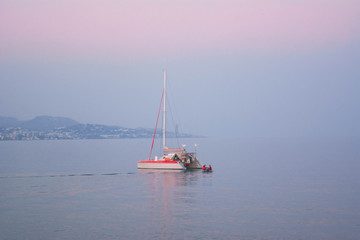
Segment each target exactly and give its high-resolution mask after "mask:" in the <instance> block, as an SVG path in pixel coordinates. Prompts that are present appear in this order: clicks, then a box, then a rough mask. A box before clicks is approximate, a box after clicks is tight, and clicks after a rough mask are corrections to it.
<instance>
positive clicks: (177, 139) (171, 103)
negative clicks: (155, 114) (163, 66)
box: [166, 84, 181, 147]
mask: <svg viewBox="0 0 360 240" xmlns="http://www.w3.org/2000/svg"><path fill="white" fill-rule="evenodd" d="M168 86H169V87H168V89H169V92H170V95H171V96H174V94H173V93H172V90H171V84H170V85H169V84H168ZM166 95H168V93H166ZM166 99H167V100H168V101H167V102H168V103H169V105H173V107H171V106H170V107H169V109H170V115H171V120H172V124H173V127H174V129H175V128H176V126H175V125H176V124H175V121H174V116H173V113H172V108H174V109H175V103H174V102H173V101H171V100H169V97H167V96H166ZM175 114H176V109H175ZM178 119H179V118H178ZM180 127H181V126H180ZM175 138H176V141H177V145H178V147H180V142H179V136H178V133H177V132H176V129H175Z"/></svg>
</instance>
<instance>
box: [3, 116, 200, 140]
mask: <svg viewBox="0 0 360 240" xmlns="http://www.w3.org/2000/svg"><path fill="white" fill-rule="evenodd" d="M153 135H154V130H153V129H145V128H136V129H133V128H125V127H119V126H106V125H101V124H82V123H79V122H77V121H75V120H73V119H71V118H65V117H50V116H39V117H36V118H34V119H32V120H28V121H19V120H18V119H16V118H12V117H0V141H1V140H5V141H6V140H51V139H118V138H151V137H153ZM166 135H167V137H169V138H172V137H176V136H177V137H194V136H192V135H190V134H178V133H173V132H166ZM157 136H158V137H160V136H161V131H158V133H157Z"/></svg>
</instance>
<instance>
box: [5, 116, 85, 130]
mask: <svg viewBox="0 0 360 240" xmlns="http://www.w3.org/2000/svg"><path fill="white" fill-rule="evenodd" d="M77 124H79V123H78V122H77V121H75V120H73V119H71V118H65V117H50V116H39V117H36V118H34V119H32V120H28V121H20V120H18V119H16V118H13V117H0V128H9V127H21V128H25V129H29V130H37V131H48V130H51V129H54V128H59V127H70V126H74V125H77Z"/></svg>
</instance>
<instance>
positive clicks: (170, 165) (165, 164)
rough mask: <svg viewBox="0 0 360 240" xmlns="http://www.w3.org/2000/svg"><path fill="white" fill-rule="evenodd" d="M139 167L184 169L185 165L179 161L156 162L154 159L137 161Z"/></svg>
mask: <svg viewBox="0 0 360 240" xmlns="http://www.w3.org/2000/svg"><path fill="white" fill-rule="evenodd" d="M137 167H138V168H139V169H167V170H185V169H186V168H185V166H184V165H183V164H182V163H181V162H175V163H174V162H162V161H161V162H160V161H159V162H156V161H139V162H138V164H137Z"/></svg>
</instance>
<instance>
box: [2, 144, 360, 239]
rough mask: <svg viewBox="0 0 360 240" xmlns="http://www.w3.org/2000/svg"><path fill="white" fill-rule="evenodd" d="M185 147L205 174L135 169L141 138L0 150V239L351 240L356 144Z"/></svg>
mask: <svg viewBox="0 0 360 240" xmlns="http://www.w3.org/2000/svg"><path fill="white" fill-rule="evenodd" d="M186 142H187V143H188V145H192V144H193V143H195V142H196V143H198V145H199V147H198V155H199V158H200V160H201V161H202V162H203V163H204V164H212V165H213V167H214V172H212V173H203V172H201V171H186V172H147V171H138V170H137V169H136V161H137V160H140V159H142V158H146V157H147V156H148V152H149V147H150V144H151V140H149V139H136V140H86V141H30V142H0V213H1V215H0V239H354V240H355V239H360V174H359V172H360V150H359V149H360V148H359V146H360V140H359V139H355V138H348V139H345V138H342V139H306V138H304V139H211V138H209V139H187V140H186ZM158 152H159V151H158Z"/></svg>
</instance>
